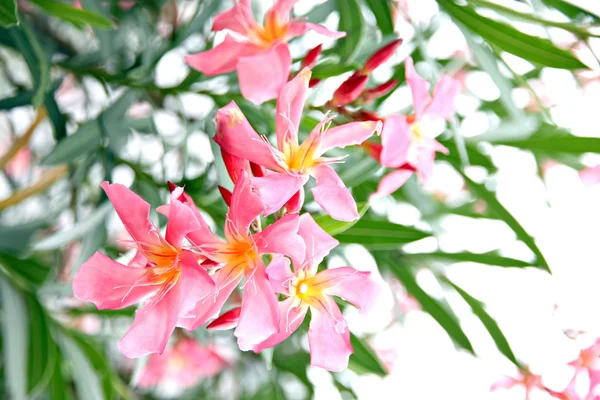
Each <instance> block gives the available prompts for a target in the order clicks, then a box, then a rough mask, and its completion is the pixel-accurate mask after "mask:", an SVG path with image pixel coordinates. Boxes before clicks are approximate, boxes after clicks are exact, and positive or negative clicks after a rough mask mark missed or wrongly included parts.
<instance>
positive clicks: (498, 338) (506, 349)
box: [446, 279, 523, 369]
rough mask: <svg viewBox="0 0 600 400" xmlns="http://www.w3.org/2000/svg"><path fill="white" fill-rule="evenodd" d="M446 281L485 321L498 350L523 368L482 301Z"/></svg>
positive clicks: (484, 324) (483, 321)
mask: <svg viewBox="0 0 600 400" xmlns="http://www.w3.org/2000/svg"><path fill="white" fill-rule="evenodd" d="M446 282H448V283H449V284H450V285H452V287H453V288H454V289H455V290H456V291H457V292H458V294H460V296H461V297H462V298H463V299H464V300H465V301H466V302H467V304H468V305H469V306H470V307H471V310H472V311H473V314H475V315H476V316H477V317H478V318H479V320H480V321H481V322H482V323H483V326H485V329H487V331H488V333H489V334H490V336H491V337H492V339H494V343H496V346H497V347H498V350H500V351H501V352H502V354H504V355H505V356H506V358H508V359H509V360H510V361H511V362H512V363H513V364H515V365H516V366H517V367H518V368H520V369H523V366H522V365H521V364H520V363H519V362H518V361H517V358H516V357H515V355H514V353H513V351H512V349H511V348H510V345H509V344H508V340H506V337H505V336H504V334H503V333H502V331H501V330H500V327H499V326H498V324H497V323H496V321H495V320H494V319H493V318H492V317H491V316H490V315H489V314H488V313H487V312H486V311H485V309H484V308H483V305H482V304H481V302H480V301H479V300H477V299H475V298H474V297H472V296H471V295H469V294H468V293H467V292H465V291H464V290H462V289H461V288H460V287H458V286H457V285H456V284H454V283H453V282H451V281H450V280H449V279H446Z"/></svg>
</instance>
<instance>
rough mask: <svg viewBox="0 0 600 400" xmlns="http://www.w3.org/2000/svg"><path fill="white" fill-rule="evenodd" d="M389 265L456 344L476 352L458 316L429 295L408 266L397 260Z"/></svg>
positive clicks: (409, 291) (408, 290)
mask: <svg viewBox="0 0 600 400" xmlns="http://www.w3.org/2000/svg"><path fill="white" fill-rule="evenodd" d="M389 267H390V270H391V272H392V273H393V274H394V276H395V277H396V278H398V279H399V280H400V282H402V284H403V285H404V288H405V289H406V291H407V292H408V293H409V294H410V295H411V296H413V297H414V298H415V299H416V300H417V301H418V302H419V304H420V305H421V307H422V308H423V311H425V312H426V313H428V314H429V315H431V317H433V319H435V320H436V321H437V322H438V324H440V326H441V327H442V328H444V330H445V331H446V332H447V333H448V335H449V336H450V337H451V338H452V340H454V342H455V343H456V344H458V345H459V346H460V347H462V348H464V349H466V350H468V351H469V352H471V353H474V350H473V346H472V345H471V342H470V341H469V338H468V337H467V335H465V333H464V331H463V330H462V328H461V327H460V324H459V323H458V320H457V318H456V316H455V315H454V314H453V313H452V312H451V311H450V310H449V309H446V308H445V307H443V306H442V305H441V304H440V303H439V302H438V300H436V299H434V298H433V297H431V296H429V295H428V294H427V293H426V292H425V291H424V290H423V289H421V287H420V286H419V285H418V284H417V281H416V280H415V277H414V276H413V274H412V272H411V271H410V270H409V269H408V268H405V267H402V266H400V265H398V264H397V262H394V261H393V260H392V261H391V262H389Z"/></svg>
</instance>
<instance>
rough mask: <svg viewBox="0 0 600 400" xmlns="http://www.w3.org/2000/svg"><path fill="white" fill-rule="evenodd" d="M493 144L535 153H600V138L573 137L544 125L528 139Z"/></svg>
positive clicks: (501, 141) (495, 141)
mask: <svg viewBox="0 0 600 400" xmlns="http://www.w3.org/2000/svg"><path fill="white" fill-rule="evenodd" d="M493 143H494V144H501V145H505V146H511V147H517V148H519V149H524V150H531V151H533V152H554V153H570V154H584V153H600V138H596V137H581V136H573V135H570V134H568V133H567V132H565V131H563V130H560V129H558V128H556V127H554V126H552V125H542V127H540V129H539V130H537V131H536V132H534V133H533V134H532V135H531V136H530V137H528V138H526V139H518V140H494V141H493Z"/></svg>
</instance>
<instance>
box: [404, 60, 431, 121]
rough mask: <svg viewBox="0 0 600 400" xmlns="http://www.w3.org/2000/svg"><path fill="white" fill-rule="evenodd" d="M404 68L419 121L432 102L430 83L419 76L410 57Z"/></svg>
mask: <svg viewBox="0 0 600 400" xmlns="http://www.w3.org/2000/svg"><path fill="white" fill-rule="evenodd" d="M404 67H405V71H406V82H408V85H409V86H410V90H411V91H412V96H413V104H414V106H415V115H416V116H417V119H420V118H421V116H422V115H423V113H424V111H425V108H426V107H427V105H428V104H429V102H430V101H431V96H430V95H429V82H427V81H426V80H425V79H423V78H421V77H420V76H419V74H417V71H415V65H414V62H413V59H412V58H411V57H408V58H407V59H406V60H405V61H404Z"/></svg>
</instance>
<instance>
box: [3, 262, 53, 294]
mask: <svg viewBox="0 0 600 400" xmlns="http://www.w3.org/2000/svg"><path fill="white" fill-rule="evenodd" d="M0 272H3V273H4V275H6V276H8V277H9V278H10V279H11V280H12V282H13V283H14V284H17V285H18V286H19V287H21V288H22V289H27V290H31V289H33V288H35V287H37V286H40V285H41V284H42V283H43V282H44V281H45V280H46V278H47V277H48V273H49V272H50V268H49V267H47V266H45V265H42V264H40V263H39V262H37V261H36V260H34V259H32V258H17V257H15V256H13V255H11V254H6V253H0Z"/></svg>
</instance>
